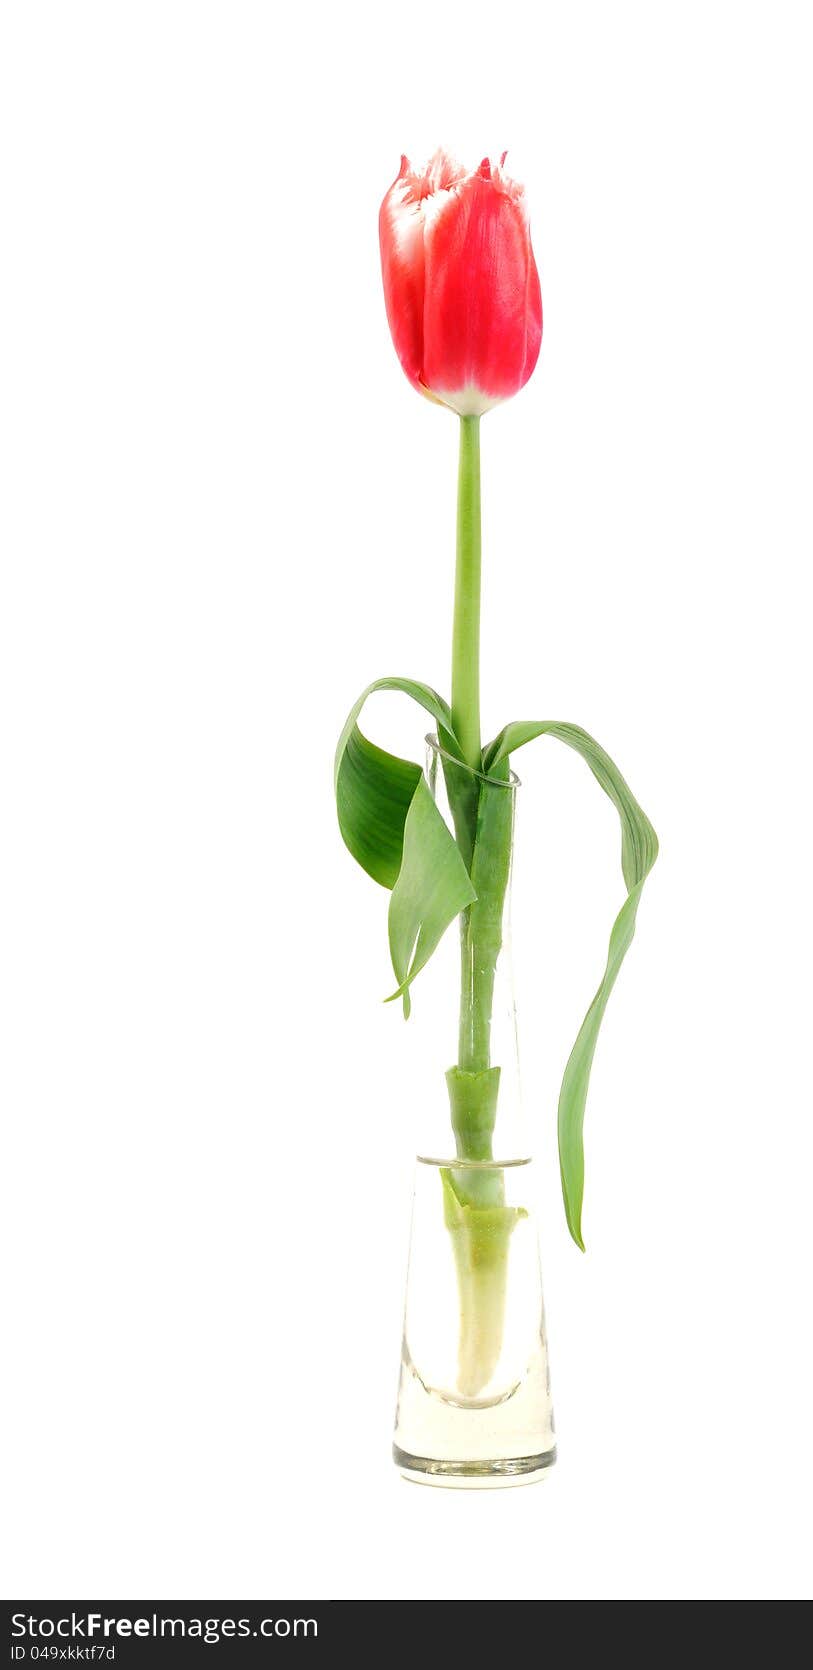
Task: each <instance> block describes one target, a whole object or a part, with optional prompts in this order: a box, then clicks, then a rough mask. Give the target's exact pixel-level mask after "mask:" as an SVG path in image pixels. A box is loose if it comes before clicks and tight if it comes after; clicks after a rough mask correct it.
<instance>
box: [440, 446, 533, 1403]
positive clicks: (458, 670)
mask: <svg viewBox="0 0 813 1670" xmlns="http://www.w3.org/2000/svg"><path fill="white" fill-rule="evenodd" d="M480 559H481V535H480V419H479V418H477V417H464V418H461V420H460V462H459V471H458V485H457V566H456V569H455V593H454V629H453V635H452V727H453V730H454V733H455V736H456V738H457V741H458V743H459V744H460V750H461V753H462V755H463V759H464V760H465V762H466V766H467V767H468V768H469V769H468V770H465V769H464V768H463V767H462V766H460V765H458V766H455V765H454V764H453V762H451V761H450V762H448V764H447V765H446V766H445V767H444V770H445V775H446V786H447V790H448V793H449V801H450V805H451V809H452V815H453V818H454V825H455V833H456V835H457V840H458V845H459V847H460V850H461V852H462V854H463V857H464V860H465V862H466V864H467V866H468V868H469V870H470V871H471V876H472V882H473V884H474V887H475V890H476V893H477V898H476V900H475V903H474V904H473V905H470V906H469V908H468V910H466V911H464V913H463V915H462V916H461V918H460V1024H459V1037H458V1057H457V1061H458V1064H457V1066H456V1067H451V1068H450V1069H449V1071H448V1073H447V1074H446V1083H447V1087H448V1091H449V1103H450V1110H451V1116H452V1128H453V1130H454V1136H455V1145H456V1148H457V1154H458V1158H459V1159H461V1160H468V1161H480V1162H483V1161H485V1162H488V1161H489V1160H491V1159H492V1156H493V1140H492V1139H493V1132H494V1123H495V1119H496V1113H497V1098H498V1095H499V1086H500V1069H499V1067H492V1066H491V1010H492V1003H493V997H494V975H495V970H496V966H497V958H498V956H499V952H500V946H501V943H502V914H503V906H504V902H505V890H506V886H507V882H508V870H509V866H510V859H511V831H512V797H511V790H510V789H508V788H507V787H506V788H502V787H501V786H500V785H499V784H494V783H486V782H484V781H483V779H482V778H481V777H480V776H479V775H475V774H476V773H477V774H479V773H480V771H481V769H482V750H481V743H480ZM442 1176H443V1187H444V1202H445V1205H444V1210H445V1216H446V1227H447V1229H448V1230H449V1233H450V1235H451V1237H452V1244H453V1247H454V1257H455V1264H456V1266H457V1278H458V1288H459V1296H460V1342H459V1384H460V1387H461V1389H462V1391H463V1392H464V1393H465V1395H466V1396H471V1397H475V1396H477V1394H478V1393H479V1392H480V1391H481V1390H482V1388H483V1387H484V1386H485V1385H487V1383H488V1381H489V1380H490V1378H491V1376H492V1374H493V1372H494V1370H495V1368H496V1365H497V1363H498V1361H499V1356H500V1351H501V1348H502V1338H503V1323H504V1311H505V1291H506V1280H507V1272H508V1242H509V1239H510V1236H511V1232H512V1230H513V1228H514V1224H515V1222H516V1219H517V1213H516V1212H515V1211H513V1210H509V1209H508V1208H507V1207H506V1205H505V1180H504V1175H503V1173H502V1171H496V1170H489V1169H488V1168H487V1166H486V1167H485V1168H484V1169H483V1170H478V1169H477V1168H476V1167H474V1168H471V1169H468V1168H466V1169H464V1168H463V1167H460V1168H459V1169H458V1168H454V1167H452V1168H450V1169H449V1170H448V1171H447V1172H445V1173H443V1174H442Z"/></svg>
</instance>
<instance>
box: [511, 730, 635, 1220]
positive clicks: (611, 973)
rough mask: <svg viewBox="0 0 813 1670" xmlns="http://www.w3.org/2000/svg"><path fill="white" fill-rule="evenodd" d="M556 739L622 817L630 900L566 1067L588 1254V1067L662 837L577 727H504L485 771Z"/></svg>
mask: <svg viewBox="0 0 813 1670" xmlns="http://www.w3.org/2000/svg"><path fill="white" fill-rule="evenodd" d="M546 735H547V736H554V737H556V738H557V739H558V740H559V741H560V742H564V743H566V744H567V747H568V748H573V749H575V751H576V753H577V754H580V755H581V757H582V759H583V760H585V761H586V762H587V764H588V765H589V767H590V770H591V771H592V773H593V776H594V777H595V778H596V781H597V782H598V783H600V785H601V787H602V788H603V790H604V792H605V794H607V795H609V797H610V799H611V801H612V802H613V805H614V806H615V808H616V811H617V812H618V815H619V818H620V819H621V869H622V873H623V876H624V881H625V882H626V885H627V897H626V899H625V901H624V904H623V905H622V907H621V910H620V911H619V913H618V916H617V917H616V919H615V922H614V923H613V929H612V933H611V935H610V948H609V952H608V955H607V966H606V968H605V970H604V974H603V975H602V979H601V983H600V985H599V988H598V991H597V992H596V995H595V997H594V998H593V1001H592V1003H591V1004H590V1007H589V1009H588V1011H587V1014H586V1015H585V1017H584V1020H583V1021H582V1025H581V1029H580V1031H579V1035H578V1037H577V1039H576V1042H575V1044H574V1045H573V1049H572V1050H571V1052H570V1058H569V1060H568V1063H567V1066H566V1068H565V1074H564V1078H563V1080H562V1089H561V1092H560V1095H559V1164H560V1169H561V1174H562V1193H563V1195H564V1202H565V1214H566V1216H567V1222H568V1228H569V1229H570V1233H571V1235H572V1236H573V1239H574V1241H575V1242H576V1244H577V1246H579V1247H581V1248H582V1249H583V1248H584V1241H583V1239H582V1230H581V1214H582V1199H583V1195H584V1140H583V1130H584V1108H585V1103H586V1101H587V1087H588V1085H589V1082H590V1069H591V1067H592V1065H593V1056H594V1054H595V1049H596V1042H597V1040H598V1034H599V1028H600V1026H601V1022H602V1019H603V1016H604V1011H605V1009H606V1007H607V1003H608V1000H609V996H610V993H611V991H612V989H613V986H614V985H615V982H616V978H617V976H618V971H619V969H620V967H621V964H622V962H623V961H624V957H625V956H626V954H627V951H628V950H629V947H630V945H631V944H632V939H633V935H634V933H635V918H636V915H637V911H638V901H639V899H640V897H641V891H642V888H643V885H644V882H645V881H646V878H647V876H648V875H649V872H650V870H651V869H652V866H653V864H654V863H655V859H656V858H657V856H658V837H657V835H656V834H655V831H654V829H653V827H652V825H651V823H650V821H649V819H648V817H647V816H646V813H645V812H643V811H642V810H641V807H640V806H639V805H638V802H637V800H636V799H635V796H634V795H633V793H632V791H631V789H630V788H629V787H628V785H627V783H625V781H624V778H623V777H622V775H621V773H620V771H619V770H618V767H617V766H616V765H614V764H613V761H612V760H611V759H610V756H609V754H607V753H606V752H605V750H604V749H603V748H602V747H601V746H600V744H599V743H598V742H596V741H595V739H594V738H593V737H592V736H590V735H588V732H587V731H583V730H582V729H581V726H580V725H567V724H563V723H560V722H559V721H556V720H548V721H536V720H520V721H518V722H517V723H516V724H513V725H506V727H505V730H503V731H501V732H500V734H499V736H498V737H497V738H496V739H495V741H494V742H492V743H491V744H490V746H489V747H488V748H487V749H486V750H485V753H484V755H483V769H484V770H485V771H493V770H494V768H495V766H497V765H498V764H499V763H500V761H501V760H506V759H507V758H508V757H509V755H510V754H512V753H513V752H514V750H515V749H517V748H521V747H522V746H523V745H524V744H525V743H526V742H532V741H533V740H534V738H535V737H538V736H546Z"/></svg>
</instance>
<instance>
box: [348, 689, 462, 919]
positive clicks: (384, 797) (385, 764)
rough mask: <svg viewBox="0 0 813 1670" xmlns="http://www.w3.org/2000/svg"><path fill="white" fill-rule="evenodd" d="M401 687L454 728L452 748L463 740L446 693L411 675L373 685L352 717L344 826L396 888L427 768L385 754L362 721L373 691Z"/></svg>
mask: <svg viewBox="0 0 813 1670" xmlns="http://www.w3.org/2000/svg"><path fill="white" fill-rule="evenodd" d="M377 690H395V691H399V692H400V693H401V694H402V695H405V696H410V697H411V698H412V700H413V701H414V702H417V703H418V704H419V705H420V706H421V707H423V708H424V709H425V710H426V712H427V713H429V714H431V716H432V718H433V719H434V720H435V721H436V723H437V724H438V725H440V726H441V727H442V729H443V731H444V732H446V733H448V744H447V745H449V746H450V747H451V750H452V752H456V751H457V745H456V742H455V740H454V736H453V733H452V731H451V723H452V719H451V714H450V712H449V708H448V705H447V703H446V702H444V700H443V697H442V696H439V695H438V694H437V691H435V690H432V689H431V687H430V686H429V685H428V684H419V683H417V682H416V681H415V680H414V679H408V678H381V679H377V680H376V682H375V683H374V684H370V685H368V687H367V689H366V690H364V691H363V692H362V694H361V695H360V696H359V699H358V701H357V702H355V703H354V705H353V707H352V708H351V709H350V712H349V714H348V716H347V719H346V721H345V724H344V728H343V730H342V734H341V736H340V737H339V743H338V747H337V749H336V763H335V786H336V809H337V812H338V817H339V828H340V829H341V832H342V838H343V840H344V842H345V845H346V846H347V847H348V848H349V850H350V852H351V853H352V854H353V857H354V858H355V859H356V861H357V862H358V863H359V864H360V865H361V867H362V869H363V870H366V872H367V874H368V875H369V876H372V878H373V880H374V881H377V882H380V884H381V886H382V887H390V888H391V887H394V886H395V882H396V880H397V878H398V873H399V871H400V868H401V855H402V851H403V844H404V825H405V823H406V817H407V813H408V811H409V808H410V806H411V804H412V798H413V795H414V793H415V789H416V787H417V784H418V781H419V780H420V777H421V768H420V766H419V765H415V764H414V763H413V762H412V761H411V760H402V759H399V757H398V756H397V754H388V753H385V751H384V749H383V748H377V747H376V746H375V744H374V743H372V742H369V741H368V740H367V738H366V737H365V736H363V735H362V732H361V731H360V730H359V728H358V724H357V722H356V721H357V720H358V717H359V714H360V713H361V710H362V708H363V706H364V703H365V702H366V700H367V698H368V696H371V695H373V693H374V692H375V691H377Z"/></svg>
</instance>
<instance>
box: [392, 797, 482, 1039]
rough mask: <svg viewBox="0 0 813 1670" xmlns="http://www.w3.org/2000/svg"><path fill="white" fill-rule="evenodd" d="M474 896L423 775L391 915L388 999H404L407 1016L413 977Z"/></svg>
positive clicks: (409, 820)
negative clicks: (392, 987)
mask: <svg viewBox="0 0 813 1670" xmlns="http://www.w3.org/2000/svg"><path fill="white" fill-rule="evenodd" d="M476 897H477V895H476V893H475V891H474V888H473V887H472V884H471V878H470V876H469V872H468V870H467V869H466V866H465V864H464V862H463V858H462V856H461V853H460V849H459V847H458V845H457V842H456V841H455V839H454V836H453V835H452V834H451V832H450V831H449V830H448V829H447V827H446V824H445V823H444V821H443V818H442V816H441V814H440V812H439V811H438V809H437V806H436V805H435V802H434V800H433V798H432V794H431V791H430V789H429V787H428V785H427V783H426V779H425V778H424V777H423V776H422V777H421V778H420V781H419V783H418V785H417V788H416V789H415V793H414V795H413V797H412V803H411V805H410V808H409V811H408V812H407V816H406V822H405V824H404V848H403V861H402V864H401V870H400V873H399V876H398V880H397V881H396V883H395V886H394V888H393V890H392V898H391V899H390V912H389V935H390V955H391V957H392V966H393V968H394V969H395V978H396V980H397V981H398V990H397V991H395V992H393V994H392V998H396V997H402V998H403V1000H404V1014H405V1015H408V1014H409V1009H410V999H409V987H410V986H411V984H412V981H413V980H414V979H415V976H416V974H420V971H421V969H422V968H425V966H426V964H427V963H428V961H429V958H430V957H431V955H432V952H433V951H434V950H435V947H436V946H437V944H438V942H439V941H440V939H441V938H442V936H443V935H444V934H445V932H446V929H447V928H448V926H449V924H450V923H451V922H453V921H454V919H455V917H456V916H459V914H460V912H461V910H465V908H466V906H467V905H470V904H471V903H472V900H473V899H475V898H476ZM392 998H389V999H388V1002H392Z"/></svg>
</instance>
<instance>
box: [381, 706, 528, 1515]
mask: <svg viewBox="0 0 813 1670" xmlns="http://www.w3.org/2000/svg"><path fill="white" fill-rule="evenodd" d="M426 776H427V780H428V782H429V785H430V787H431V789H432V791H433V793H434V795H435V799H436V801H437V804H438V805H439V807H440V809H441V811H442V812H443V815H444V817H446V818H447V820H448V822H449V826H450V828H451V829H452V830H453V831H454V832H455V834H456V837H457V840H458V844H459V845H460V847H461V850H462V851H463V853H464V856H465V857H466V861H467V863H468V864H469V866H470V868H471V873H472V879H473V882H474V885H475V888H476V891H477V903H476V904H475V905H473V906H470V907H469V909H468V910H466V911H465V912H464V913H463V914H462V916H461V917H460V918H459V921H458V923H457V924H456V925H453V926H452V927H451V928H450V929H449V931H448V933H447V934H446V936H445V938H444V939H443V941H442V942H441V945H440V946H439V948H438V950H437V951H436V952H435V955H434V956H433V958H432V959H431V961H430V963H429V964H428V965H427V968H426V969H425V970H424V971H423V972H422V973H421V976H420V980H419V981H418V982H416V986H415V988H414V992H413V1020H411V1021H410V1027H411V1028H412V1027H414V1033H413V1037H412V1038H411V1039H410V1043H411V1044H413V1045H415V1046H417V1047H416V1048H414V1049H412V1050H410V1051H409V1053H408V1055H405V1057H404V1063H403V1069H402V1072H401V1075H400V1078H401V1095H402V1097H403V1098H404V1113H405V1117H412V1118H413V1122H414V1113H415V1110H416V1109H418V1110H419V1115H420V1143H421V1147H420V1150H419V1154H418V1159H417V1165H416V1180H415V1195H414V1206H413V1214H412V1235H411V1243H410V1255H409V1270H408V1276H407V1292H406V1304H405V1310H404V1333H403V1345H402V1353H401V1372H400V1381H399V1387H398V1404H397V1409H396V1418H395V1441H394V1445H393V1454H394V1458H395V1461H396V1464H397V1465H398V1467H399V1468H400V1469H401V1472H402V1473H403V1474H404V1476H405V1477H407V1478H410V1479H415V1480H418V1481H420V1482H421V1483H425V1484H445V1485H457V1486H465V1485H470V1486H471V1485H474V1486H484V1485H506V1484H520V1483H525V1482H530V1481H531V1480H532V1479H534V1478H538V1477H540V1476H541V1475H542V1474H543V1473H544V1472H545V1471H546V1469H547V1468H549V1467H550V1466H551V1464H552V1463H553V1462H554V1461H555V1459H556V1446H555V1439H554V1427H553V1410H552V1405H551V1397H550V1377H549V1372H548V1351H547V1340H546V1333H545V1316H544V1307H543V1301H542V1283H541V1275H540V1266H539V1246H538V1236H537V1227H536V1214H535V1210H534V1190H533V1166H532V1163H531V1159H530V1153H529V1148H528V1142H527V1136H526V1132H525V1126H524V1120H523V1115H522V1107H521V1101H520V1089H519V1065H518V1052H517V1030H516V1011H515V1005H514V992H513V979H512V974H511V952H510V935H509V916H510V877H511V857H512V852H513V835H514V821H515V808H516V799H517V790H518V787H519V782H518V779H517V778H516V777H515V776H513V775H511V776H510V777H507V778H506V779H505V780H503V779H502V778H501V777H487V776H483V775H481V774H480V773H477V772H474V771H470V770H468V769H467V768H465V767H462V766H460V765H459V764H458V763H457V762H456V761H454V760H453V759H451V757H450V756H448V755H447V754H445V753H444V751H443V749H442V748H440V747H439V745H438V742H437V739H436V738H434V737H428V738H427V762H426ZM455 1046H456V1049H457V1057H456V1060H455V1061H454V1063H453V1064H452V1065H450V1059H451V1058H452V1055H453V1053H454V1051H455Z"/></svg>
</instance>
